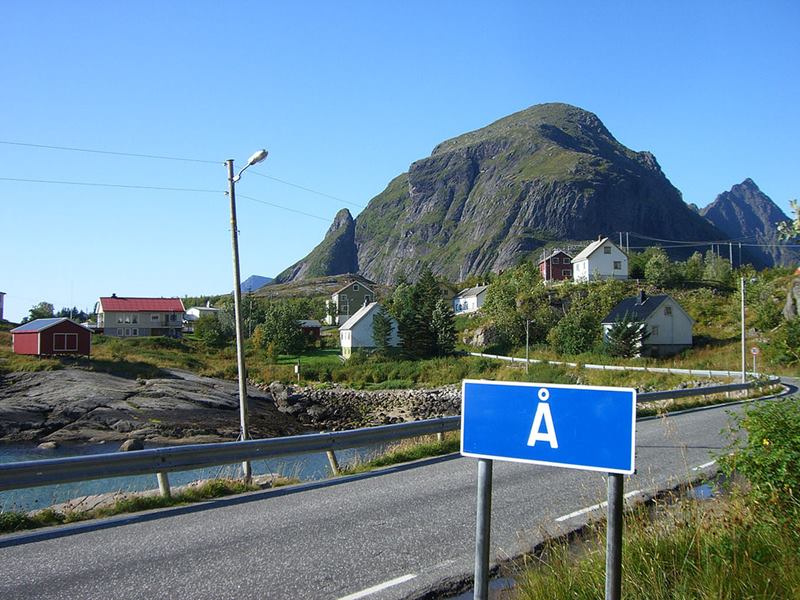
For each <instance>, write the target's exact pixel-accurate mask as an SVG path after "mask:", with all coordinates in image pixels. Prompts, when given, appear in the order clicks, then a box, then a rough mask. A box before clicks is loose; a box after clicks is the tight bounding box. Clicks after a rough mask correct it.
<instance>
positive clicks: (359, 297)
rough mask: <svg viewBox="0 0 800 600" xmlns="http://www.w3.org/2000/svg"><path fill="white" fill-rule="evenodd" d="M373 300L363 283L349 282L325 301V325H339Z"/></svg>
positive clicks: (369, 290)
mask: <svg viewBox="0 0 800 600" xmlns="http://www.w3.org/2000/svg"><path fill="white" fill-rule="evenodd" d="M374 300H375V293H374V292H373V291H372V288H370V287H369V286H368V285H366V284H365V283H364V282H363V281H361V280H358V281H351V282H350V283H348V284H347V285H345V286H344V287H342V288H340V289H338V290H336V291H335V292H334V293H333V294H331V299H330V300H328V301H326V303H325V304H326V305H327V306H326V308H327V313H328V314H327V316H326V317H325V323H327V324H328V325H341V324H343V323H344V322H345V321H347V319H349V318H350V316H351V315H353V314H355V312H356V311H357V310H358V309H360V308H361V307H362V306H365V305H367V304H369V303H370V302H373V301H374Z"/></svg>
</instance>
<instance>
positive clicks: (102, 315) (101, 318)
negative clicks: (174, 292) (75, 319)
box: [95, 294, 184, 337]
mask: <svg viewBox="0 0 800 600" xmlns="http://www.w3.org/2000/svg"><path fill="white" fill-rule="evenodd" d="M95 312H96V313H97V328H98V330H101V331H102V332H103V333H104V334H105V335H107V336H112V337H142V336H149V335H165V336H167V337H181V330H182V328H183V315H184V307H183V302H182V301H181V299H180V298H130V297H123V296H117V295H116V294H112V295H111V296H106V297H103V298H100V301H99V302H98V303H97V305H96V307H95Z"/></svg>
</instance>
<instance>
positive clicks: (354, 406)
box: [259, 381, 461, 431]
mask: <svg viewBox="0 0 800 600" xmlns="http://www.w3.org/2000/svg"><path fill="white" fill-rule="evenodd" d="M259 387H260V388H261V389H262V391H268V392H269V393H270V394H271V395H272V399H273V401H274V402H275V406H276V407H277V409H278V410H279V411H280V412H282V413H284V414H287V415H292V416H293V417H294V418H296V419H297V420H298V421H299V422H300V423H302V424H304V425H307V426H309V427H310V428H312V429H316V430H320V431H335V430H340V429H353V428H356V427H369V426H374V425H387V424H390V423H402V422H405V421H417V420H422V419H433V418H435V417H443V416H448V415H457V414H459V413H460V410H461V388H460V386H457V385H451V386H445V387H441V388H435V389H413V390H407V389H404V390H380V391H362V390H352V389H349V388H344V387H339V386H330V387H301V386H287V385H284V384H282V383H279V382H277V381H275V382H272V383H271V384H269V385H261V386H259Z"/></svg>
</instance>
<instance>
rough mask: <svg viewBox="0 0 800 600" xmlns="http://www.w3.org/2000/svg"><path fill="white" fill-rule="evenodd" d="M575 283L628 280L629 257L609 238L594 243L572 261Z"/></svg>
mask: <svg viewBox="0 0 800 600" xmlns="http://www.w3.org/2000/svg"><path fill="white" fill-rule="evenodd" d="M572 278H573V279H574V280H575V281H595V280H598V279H627V278H628V256H627V255H626V254H625V253H624V252H623V251H622V250H620V249H619V248H618V247H617V246H616V244H614V242H612V241H611V240H609V239H608V238H601V239H598V240H597V241H595V242H592V243H591V244H589V245H588V246H586V248H584V249H583V250H581V251H580V252H579V253H578V255H577V256H576V257H575V258H573V259H572Z"/></svg>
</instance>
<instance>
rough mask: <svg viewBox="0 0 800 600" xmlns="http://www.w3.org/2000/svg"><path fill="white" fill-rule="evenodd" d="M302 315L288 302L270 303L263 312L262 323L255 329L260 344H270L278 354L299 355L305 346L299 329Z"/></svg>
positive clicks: (262, 345) (304, 338)
mask: <svg viewBox="0 0 800 600" xmlns="http://www.w3.org/2000/svg"><path fill="white" fill-rule="evenodd" d="M303 318H304V314H303V313H302V312H301V311H300V310H299V309H298V307H297V306H296V305H293V304H291V303H289V302H272V303H270V304H269V305H268V306H267V307H266V310H265V318H264V322H263V323H261V324H260V325H258V326H257V327H256V331H257V332H258V333H257V334H256V335H257V336H258V337H257V340H258V342H259V344H260V346H259V347H265V346H268V345H270V344H272V345H273V346H274V348H275V351H276V352H277V353H279V354H300V353H301V352H303V350H304V349H305V346H306V336H305V335H303V330H302V329H301V327H300V320H301V319H303Z"/></svg>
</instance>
